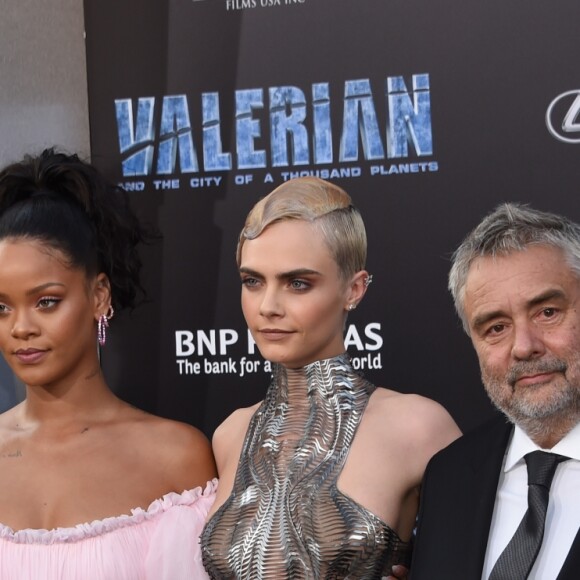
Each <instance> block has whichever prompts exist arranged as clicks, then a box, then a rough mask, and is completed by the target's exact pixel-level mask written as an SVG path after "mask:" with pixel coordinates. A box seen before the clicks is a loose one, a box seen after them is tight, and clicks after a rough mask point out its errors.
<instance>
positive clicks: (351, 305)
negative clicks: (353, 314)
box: [348, 304, 356, 311]
mask: <svg viewBox="0 0 580 580" xmlns="http://www.w3.org/2000/svg"><path fill="white" fill-rule="evenodd" d="M355 308H356V304H349V305H348V310H349V311H351V310H354V309H355Z"/></svg>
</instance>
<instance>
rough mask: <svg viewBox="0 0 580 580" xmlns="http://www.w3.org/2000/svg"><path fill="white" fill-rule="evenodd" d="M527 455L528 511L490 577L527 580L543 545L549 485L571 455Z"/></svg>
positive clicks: (535, 453) (504, 579)
mask: <svg viewBox="0 0 580 580" xmlns="http://www.w3.org/2000/svg"><path fill="white" fill-rule="evenodd" d="M524 459H525V460H526V464H527V466H528V511H527V512H526V513H525V514H524V517H523V519H522V521H521V522H520V525H519V526H518V529H517V530H516V533H515V534H514V535H513V537H512V539H511V540H510V541H509V543H508V545H507V546H506V548H505V550H504V551H503V552H502V553H501V555H500V557H499V558H498V560H497V562H496V564H495V566H494V567H493V570H492V571H491V574H490V576H489V580H525V579H526V578H527V577H528V574H529V573H530V570H531V569H532V566H533V565H534V562H535V560H536V557H537V556H538V552H539V551H540V546H541V545H542V538H543V537H544V524H545V520H546V511H547V510H548V501H549V495H550V486H551V485H552V479H554V474H555V473H556V467H557V466H558V463H561V462H562V461H566V460H567V459H569V458H568V457H563V456H562V455H556V454H555V453H546V452H545V451H533V452H532V453H528V454H527V455H526V456H525V457H524Z"/></svg>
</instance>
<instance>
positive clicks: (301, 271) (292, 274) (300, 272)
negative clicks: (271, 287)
mask: <svg viewBox="0 0 580 580" xmlns="http://www.w3.org/2000/svg"><path fill="white" fill-rule="evenodd" d="M240 274H248V275H249V276H254V277H255V278H262V279H263V278H264V275H263V274H260V272H256V270H252V269H251V268H246V267H245V266H242V267H241V268H240ZM299 276H322V273H321V272H318V271H317V270H311V269H310V268H296V270H290V271H288V272H280V273H278V274H276V279H277V280H291V279H292V278H296V277H299Z"/></svg>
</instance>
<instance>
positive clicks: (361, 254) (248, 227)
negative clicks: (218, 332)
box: [236, 177, 367, 280]
mask: <svg viewBox="0 0 580 580" xmlns="http://www.w3.org/2000/svg"><path fill="white" fill-rule="evenodd" d="M284 220H304V221H307V222H310V223H313V224H315V225H316V227H318V228H319V230H320V232H321V233H322V236H323V239H324V240H325V242H326V245H327V247H328V249H329V250H330V253H331V255H332V257H333V258H334V259H335V261H336V263H337V264H338V269H339V271H340V275H341V277H342V279H343V280H348V279H349V278H350V277H351V276H353V275H354V274H356V273H357V272H359V271H360V270H364V268H365V264H366V258H367V236H366V230H365V226H364V222H363V220H362V217H361V215H360V213H359V211H358V210H357V209H356V208H355V207H354V206H353V205H352V200H351V198H350V196H349V195H348V193H346V191H344V190H343V189H342V188H340V187H338V186H337V185H334V184H332V183H329V182H328V181H324V180H323V179H319V178H318V177H298V178H296V179H290V180H288V181H286V182H284V183H283V184H282V185H280V186H279V187H277V188H276V189H275V190H274V191H272V192H271V193H269V194H268V195H267V196H266V197H264V198H263V199H261V200H260V201H259V202H258V203H256V205H255V206H254V207H253V208H252V210H251V211H250V213H249V214H248V217H247V218H246V223H245V225H244V227H243V229H242V231H241V232H240V237H239V240H238V247H237V251H236V259H237V263H238V266H239V265H240V261H241V256H242V247H243V245H244V242H245V241H246V240H253V239H255V238H257V237H258V236H259V235H260V234H261V233H262V232H263V231H264V230H265V229H266V228H267V227H268V226H270V225H272V224H273V223H276V222H279V221H284Z"/></svg>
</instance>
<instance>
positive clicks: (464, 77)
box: [85, 0, 580, 435]
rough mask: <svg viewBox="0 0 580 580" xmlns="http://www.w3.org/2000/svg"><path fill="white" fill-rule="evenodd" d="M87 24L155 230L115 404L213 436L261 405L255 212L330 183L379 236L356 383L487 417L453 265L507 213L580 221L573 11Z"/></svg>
mask: <svg viewBox="0 0 580 580" xmlns="http://www.w3.org/2000/svg"><path fill="white" fill-rule="evenodd" d="M85 18H86V34H87V37H86V41H87V59H88V77H89V103H90V127H91V150H92V161H93V162H94V163H95V164H96V165H97V166H98V167H100V168H101V169H102V170H104V171H105V173H106V174H107V175H108V176H109V177H111V178H112V179H114V180H115V181H116V182H118V183H120V184H122V185H123V186H124V187H125V188H126V189H127V190H128V191H129V192H130V194H131V197H132V200H133V202H134V203H135V205H136V207H137V208H138V211H139V213H140V214H141V216H142V218H143V219H144V220H146V221H148V222H151V223H153V224H154V225H155V226H157V227H158V228H159V229H160V230H161V232H162V234H163V239H162V241H161V242H159V243H156V244H154V245H151V246H149V247H147V248H145V250H144V252H143V257H144V263H145V286H146V288H147V290H148V300H147V302H146V303H145V304H143V305H141V306H140V307H139V308H137V309H136V310H135V311H134V312H132V313H127V314H125V315H121V316H118V317H115V318H114V319H113V320H112V321H111V329H110V335H111V339H110V341H108V342H107V346H106V347H105V350H104V353H103V364H104V367H105V371H106V374H107V376H108V378H109V380H110V381H111V384H112V385H113V387H114V388H115V390H116V391H117V392H118V393H119V394H120V395H121V396H122V397H124V398H126V399H127V400H129V401H131V402H132V403H134V404H135V405H137V406H140V407H142V408H145V409H147V410H149V411H152V412H154V413H157V414H161V415H163V416H167V417H171V418H175V419H179V420H182V421H186V422H189V423H192V424H194V425H196V426H198V427H200V428H201V429H203V430H204V431H205V432H206V433H207V434H208V435H211V433H212V431H213V430H214V429H215V427H216V426H217V425H218V424H219V423H220V422H221V421H222V420H223V419H224V418H225V417H226V416H227V415H228V414H229V413H231V412H232V411H233V410H234V409H236V408H237V407H240V406H248V405H250V404H253V403H255V402H257V401H258V400H259V399H260V398H261V397H262V396H263V394H264V392H265V389H266V387H267V385H268V381H269V370H270V365H269V363H268V362H267V361H264V360H263V359H262V358H261V357H260V354H259V352H258V351H257V349H256V348H255V345H254V343H253V341H252V339H251V336H250V335H249V333H248V331H247V328H246V325H245V323H244V320H243V317H242V313H241V308H240V300H239V294H240V282H239V275H238V273H237V269H236V264H235V255H234V254H235V247H236V243H237V237H238V234H239V231H240V229H241V227H242V225H243V222H244V219H245V216H246V214H247V212H248V211H249V209H250V208H251V206H252V205H253V204H254V203H255V202H256V201H257V200H258V199H260V198H261V197H263V196H264V195H266V194H267V193H268V192H269V191H271V190H272V189H273V188H274V187H276V186H277V185H279V184H280V183H282V182H284V181H285V180H288V179H291V178H293V177H296V176H300V175H316V176H319V177H322V178H324V179H328V180H329V181H332V182H334V183H337V184H338V185H340V186H341V187H343V188H344V189H346V190H347V191H348V192H349V193H350V194H351V196H352V197H353V200H354V203H355V205H357V206H358V207H359V208H360V210H361V212H362V214H363V217H364V219H365V223H366V226H367V231H368V237H369V260H368V269H369V271H370V272H372V274H373V275H374V282H373V284H372V286H371V287H370V288H369V292H368V293H367V296H366V298H365V300H364V301H363V302H362V304H361V306H360V308H358V309H357V310H356V311H355V312H353V313H352V314H351V315H350V316H349V321H348V326H347V329H346V344H347V346H348V350H349V352H350V354H351V355H352V357H353V360H354V366H355V368H357V369H360V370H361V371H362V372H363V373H364V374H365V375H366V376H367V377H368V378H369V379H370V380H371V381H373V382H374V383H376V384H378V385H382V386H387V387H390V388H393V389H396V390H399V391H402V392H414V393H420V394H423V395H426V396H428V397H431V398H434V399H436V400H437V401H439V402H441V403H442V404H443V405H444V406H445V407H446V408H447V409H448V410H449V411H450V412H451V414H452V415H453V416H454V417H455V419H456V420H457V421H458V423H459V425H460V427H461V428H462V429H468V428H470V427H472V426H475V425H477V424H479V423H481V422H482V421H484V420H486V419H487V418H488V417H489V416H490V415H491V414H492V413H493V409H492V407H491V405H490V403H489V402H488V401H487V397H486V395H485V393H484V390H483V387H482V386H481V383H480V379H479V370H478V365H477V359H476V356H475V353H474V352H473V348H472V346H471V343H470V341H469V338H468V337H467V336H466V335H465V334H464V333H463V331H462V329H461V325H460V323H459V321H458V319H457V316H456V315H455V312H454V309H453V305H452V300H451V297H450V296H449V294H448V291H447V288H446V287H447V273H448V270H449V264H450V263H449V258H450V256H451V253H452V252H453V250H454V249H455V248H456V246H457V245H458V244H459V242H460V241H461V239H462V238H463V237H464V236H465V235H466V234H467V232H468V231H469V230H470V229H471V228H473V227H474V226H475V225H476V224H477V223H478V222H479V220H480V219H481V218H482V217H483V216H484V215H485V214H486V213H488V212H489V211H491V210H492V209H493V208H494V207H495V206H496V205H497V204H498V203H500V202H503V201H506V200H509V201H518V202H522V203H529V204H531V205H532V206H533V207H536V208H539V209H544V210H549V211H555V212H559V213H563V214H566V215H568V216H569V217H571V218H572V219H576V220H580V204H579V202H578V185H579V183H580V147H579V146H578V143H580V119H579V118H578V117H579V116H578V111H579V110H580V73H579V68H578V65H577V58H576V55H577V54H578V52H579V50H580V40H579V39H580V36H579V35H578V30H577V26H578V23H579V22H580V4H579V3H578V1H577V0H563V1H562V2H559V3H558V5H557V7H555V6H554V5H553V4H550V3H549V2H545V0H542V1H540V0H527V1H526V2H520V1H514V0H507V1H506V0H488V1H487V2H481V1H475V0H464V1H463V2H456V1H453V2H452V1H450V0H442V1H440V2H431V1H428V0H416V1H414V2H405V1H402V0H166V1H162V0H139V1H137V0H124V1H122V2H119V1H118V0H99V2H89V1H87V2H85Z"/></svg>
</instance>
